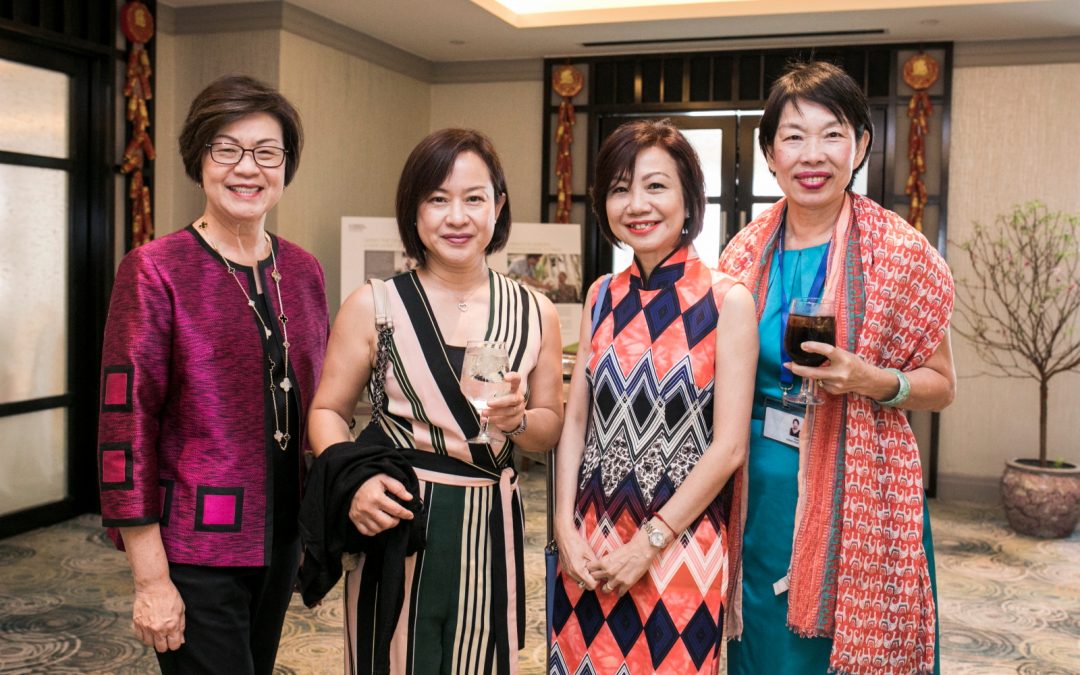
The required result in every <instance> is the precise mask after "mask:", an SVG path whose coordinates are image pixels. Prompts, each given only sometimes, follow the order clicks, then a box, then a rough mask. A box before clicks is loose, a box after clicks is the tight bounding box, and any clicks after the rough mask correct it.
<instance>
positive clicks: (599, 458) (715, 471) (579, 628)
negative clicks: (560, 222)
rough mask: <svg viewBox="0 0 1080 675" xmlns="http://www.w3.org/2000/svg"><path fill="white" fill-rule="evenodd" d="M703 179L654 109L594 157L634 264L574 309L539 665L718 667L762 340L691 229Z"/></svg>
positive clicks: (609, 209) (605, 221)
mask: <svg viewBox="0 0 1080 675" xmlns="http://www.w3.org/2000/svg"><path fill="white" fill-rule="evenodd" d="M703 182H704V181H703V179H702V173H701V168H700V166H699V163H698V158H697V155H696V153H695V152H694V150H693V148H692V147H691V146H690V144H689V143H688V142H687V140H686V138H685V137H683V135H682V134H681V133H680V132H679V131H678V130H677V129H675V127H673V126H672V125H671V124H670V123H668V122H666V121H661V122H648V121H641V122H634V123H630V124H627V125H624V126H622V127H620V128H619V129H617V130H616V131H615V132H614V133H613V134H612V135H611V137H609V138H608V139H607V140H606V141H605V142H604V144H603V146H602V147H601V149H600V153H599V155H598V157H597V168H596V181H595V187H594V192H593V207H594V209H595V211H596V214H597V218H598V220H599V222H600V228H601V232H602V233H603V234H604V236H605V237H607V238H608V240H610V241H613V242H615V241H621V242H623V243H625V244H627V245H629V246H630V247H631V248H632V249H633V251H634V262H633V264H632V265H631V266H630V267H629V268H628V269H626V270H623V271H622V272H619V273H617V274H615V275H613V276H612V277H610V283H609V284H607V285H606V286H605V285H604V282H600V283H597V284H594V285H593V288H592V289H591V290H590V292H589V299H588V302H587V303H586V309H585V314H584V315H583V319H582V332H581V343H580V344H581V345H582V346H583V348H582V349H581V350H580V351H579V353H578V361H577V365H576V368H575V370H574V375H573V380H572V382H571V385H570V401H569V404H568V406H567V414H566V425H565V427H564V429H563V433H562V438H561V440H560V441H559V448H558V459H557V476H556V485H557V489H556V493H555V496H556V509H555V518H556V525H555V528H556V530H555V535H556V539H557V542H558V545H559V556H560V572H559V578H558V581H557V583H556V588H555V598H554V605H553V612H552V632H553V636H552V638H553V639H552V647H551V655H550V663H551V672H552V673H555V672H558V673H579V672H588V673H596V674H597V675H602V674H609V675H616V674H617V675H631V674H632V675H637V674H638V673H681V674H685V673H710V674H715V673H716V672H717V670H718V667H719V647H720V642H721V639H722V636H723V635H724V632H725V628H726V626H725V622H724V612H725V608H726V607H727V606H728V604H729V603H728V602H727V601H726V595H727V591H728V588H729V587H730V584H729V577H730V576H731V575H730V574H729V571H730V570H731V569H732V568H733V567H737V565H735V564H734V563H732V564H729V557H728V556H729V545H728V533H729V531H730V530H731V529H733V528H732V523H729V517H728V516H729V514H730V513H732V509H731V502H732V499H733V498H734V499H736V500H738V495H737V494H734V493H733V492H732V491H731V490H726V489H724V488H725V484H727V482H728V478H729V477H731V475H732V473H733V472H734V471H735V470H736V469H737V468H738V467H739V466H740V465H741V464H742V462H743V459H744V457H745V454H746V444H747V429H748V428H749V425H750V407H751V398H752V393H753V389H754V364H755V362H756V360H757V342H758V339H757V329H756V321H755V318H754V305H753V299H752V298H751V296H750V293H749V292H748V291H747V290H746V288H744V287H743V286H742V285H740V284H738V283H737V282H736V281H735V280H734V279H733V278H732V277H729V276H727V275H724V274H720V273H719V272H717V271H715V270H713V269H711V268H709V267H708V266H707V265H706V264H704V263H703V262H702V261H701V260H700V258H698V255H697V252H696V251H695V250H694V247H693V245H692V244H691V243H690V242H691V241H692V240H693V238H694V237H695V236H696V235H697V234H698V232H700V231H701V227H702V217H703V214H704V211H705V194H704V185H703ZM732 483H733V484H735V481H733V482H732ZM736 503H738V502H737V501H736Z"/></svg>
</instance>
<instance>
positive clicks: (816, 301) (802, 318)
mask: <svg viewBox="0 0 1080 675" xmlns="http://www.w3.org/2000/svg"><path fill="white" fill-rule="evenodd" d="M804 342H824V343H825V344H829V345H835V344H836V312H835V311H834V310H833V303H832V301H831V300H822V299H821V298H795V299H793V300H792V301H791V311H790V313H788V323H787V331H785V332H784V350H785V351H787V353H788V356H789V357H790V358H791V360H792V361H793V362H795V363H797V364H799V365H800V366H809V367H811V368H816V367H818V366H820V365H821V364H823V363H825V361H826V359H825V356H824V355H822V354H814V353H812V352H806V351H803V348H802V343H804ZM824 402H825V399H823V398H821V397H820V396H818V395H817V381H816V380H814V379H813V378H809V377H804V378H803V380H802V386H801V387H799V392H798V393H797V394H791V393H790V392H784V403H798V404H801V405H817V404H819V403H824Z"/></svg>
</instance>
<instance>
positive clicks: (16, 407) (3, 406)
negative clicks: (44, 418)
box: [0, 394, 74, 417]
mask: <svg viewBox="0 0 1080 675" xmlns="http://www.w3.org/2000/svg"><path fill="white" fill-rule="evenodd" d="M73 400H74V397H73V396H72V395H71V394H60V395H59V396H46V397H44V398H32V399H29V400H26V401H14V402H12V403H0V417H8V416H10V415H23V414H26V413H32V412H38V411H40V410H51V409H53V408H65V407H67V406H69V405H71V403H72V401H73Z"/></svg>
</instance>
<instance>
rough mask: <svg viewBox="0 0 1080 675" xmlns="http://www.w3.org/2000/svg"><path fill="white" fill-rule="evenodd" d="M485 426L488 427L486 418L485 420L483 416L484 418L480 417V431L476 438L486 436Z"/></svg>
mask: <svg viewBox="0 0 1080 675" xmlns="http://www.w3.org/2000/svg"><path fill="white" fill-rule="evenodd" d="M487 427H488V420H487V418H486V417H484V418H482V419H481V420H480V433H478V434H477V435H476V437H477V438H487V437H488V431H487Z"/></svg>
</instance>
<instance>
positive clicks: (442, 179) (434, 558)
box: [310, 129, 562, 675]
mask: <svg viewBox="0 0 1080 675" xmlns="http://www.w3.org/2000/svg"><path fill="white" fill-rule="evenodd" d="M397 220H398V228H399V231H400V234H401V239H402V243H403V244H404V248H405V252H406V253H407V254H408V255H409V256H410V257H412V258H414V259H416V260H417V261H419V265H418V267H417V268H416V269H414V270H412V271H409V272H406V273H404V274H400V275H398V276H396V277H393V278H392V279H390V280H389V281H388V282H387V284H386V287H387V291H388V294H387V295H388V300H389V314H390V318H391V319H392V320H393V327H394V332H393V340H392V344H391V345H390V346H389V365H388V367H387V369H386V375H385V385H384V387H385V388H384V391H385V399H384V402H383V405H382V408H381V410H380V411H378V412H379V414H377V415H376V416H375V418H376V420H377V421H376V422H373V424H372V426H371V427H369V428H368V429H367V430H365V432H364V440H365V441H367V440H370V439H371V438H372V437H373V436H374V437H377V438H379V439H381V440H380V442H381V443H385V444H387V445H389V446H391V447H394V448H397V449H398V451H399V452H400V454H401V456H403V457H404V458H406V459H407V460H408V463H409V464H410V465H411V467H412V469H413V471H415V474H416V478H417V479H418V486H419V490H418V492H419V494H418V495H415V496H418V497H419V498H420V500H421V501H422V502H423V505H424V509H423V510H424V512H425V514H426V518H427V523H426V527H425V533H426V546H425V547H424V548H423V550H421V551H419V552H418V553H416V554H414V555H410V556H408V557H407V558H406V560H405V569H404V600H403V605H402V609H401V611H400V613H399V614H398V616H397V619H396V624H395V626H396V628H394V629H393V630H392V631H391V632H392V639H391V640H390V644H389V671H390V672H392V673H401V674H408V673H416V674H417V675H421V674H422V675H427V674H429V673H444V674H450V673H512V672H516V669H517V658H518V650H519V649H520V648H521V646H522V639H523V629H524V579H523V567H522V558H521V553H522V542H523V531H522V527H523V516H522V511H521V502H520V500H519V497H518V492H517V485H516V473H515V471H514V469H513V448H514V446H517V447H520V448H523V449H527V450H544V449H547V448H550V447H551V446H553V445H554V444H555V442H556V440H557V439H558V435H559V430H560V428H561V425H562V378H561V369H560V365H559V364H560V351H561V341H560V333H559V324H558V317H557V315H556V313H555V309H554V306H553V305H552V304H551V303H550V301H548V300H547V299H546V298H545V297H544V296H543V295H541V294H539V293H536V292H534V291H532V290H529V289H527V288H525V287H523V286H521V285H520V284H518V283H517V282H515V281H513V280H511V279H509V278H507V277H505V276H503V275H502V274H498V273H496V272H494V271H492V270H491V269H489V268H488V266H487V258H486V257H487V255H488V254H490V253H492V252H494V251H497V250H499V249H501V248H502V247H503V246H504V245H505V243H506V240H507V238H508V236H509V233H510V204H509V197H508V195H507V191H506V180H505V178H504V175H503V171H502V168H501V166H500V163H499V159H498V157H497V155H496V154H495V150H494V148H493V147H492V145H491V142H490V141H489V140H488V139H487V138H486V137H484V136H483V135H481V134H479V133H477V132H475V131H468V130H461V129H446V130H443V131H438V132H435V133H433V134H431V135H430V136H428V137H427V138H425V139H424V140H423V141H421V142H420V144H419V145H418V146H417V147H416V148H415V149H414V150H413V152H412V154H411V155H410V156H409V158H408V160H407V161H406V163H405V167H404V169H403V171H402V175H401V180H400V182H399V184H398V193H397ZM376 336H377V333H376V327H375V311H374V299H373V295H372V290H371V287H370V286H367V285H365V286H364V287H363V288H361V289H359V290H358V291H356V292H354V293H353V294H352V295H351V296H350V297H349V298H348V299H347V300H346V301H345V303H344V304H343V305H342V308H341V311H340V312H339V314H338V316H337V320H336V321H335V323H334V328H333V331H332V334H331V337H330V346H329V351H328V353H327V361H326V367H325V368H324V371H323V373H324V374H323V378H322V381H321V382H320V384H319V388H318V391H317V392H316V395H315V401H314V403H313V404H312V408H313V412H312V414H311V418H310V428H311V440H312V446H313V447H314V448H316V449H317V450H318V451H320V452H321V451H322V450H324V449H326V448H328V446H331V445H333V444H336V443H340V442H343V441H348V440H349V437H350V436H349V425H348V422H347V421H348V420H351V419H352V415H353V409H354V407H355V405H356V401H357V398H358V396H359V395H360V393H361V391H362V389H363V388H364V387H375V386H378V385H379V384H380V383H378V382H370V380H371V379H372V373H373V368H374V364H375V357H376V353H377V343H376ZM472 340H499V341H503V342H505V343H506V345H507V351H508V353H509V356H510V369H511V371H512V372H510V373H509V374H508V375H507V379H508V380H509V381H510V383H511V392H510V393H509V394H507V395H505V396H502V397H499V398H496V399H493V400H492V402H491V403H490V408H489V409H488V412H487V414H486V417H487V418H488V427H489V432H491V433H492V436H493V437H494V438H495V441H493V442H492V443H468V442H467V441H466V439H469V438H472V437H474V436H475V435H476V434H477V432H478V431H479V427H480V422H481V417H480V416H479V415H478V414H477V413H476V412H475V411H474V409H473V407H472V406H471V405H470V404H469V402H468V401H467V400H466V398H465V396H464V395H463V394H462V392H461V389H460V385H459V383H458V377H459V374H460V371H461V367H462V362H463V358H464V350H465V345H466V343H467V342H469V341H472ZM413 498H414V495H412V494H410V493H409V491H408V490H406V489H405V487H404V485H403V484H402V483H401V482H399V481H397V480H395V479H393V478H390V477H389V476H387V475H385V474H378V475H375V476H374V477H373V478H370V479H368V480H367V481H366V482H364V483H363V484H362V485H361V486H360V488H359V489H358V490H357V491H356V493H355V495H354V497H353V499H352V505H351V508H350V510H349V517H350V519H351V520H352V522H353V523H354V524H355V526H356V529H357V530H358V531H359V532H360V534H362V535H364V536H367V537H374V536H375V535H378V534H379V533H381V532H384V531H386V530H389V529H391V528H394V527H395V526H396V525H398V523H399V522H400V521H401V520H402V519H405V520H409V519H412V518H413V515H412V512H411V511H410V510H409V509H406V508H405V507H403V506H402V504H401V503H399V502H409V501H411V500H412V499H413ZM363 562H364V559H363V558H361V561H360V566H359V567H358V568H356V569H355V570H352V571H350V572H349V573H348V575H347V577H346V593H345V595H346V600H345V602H346V631H347V632H348V633H349V634H348V635H347V649H346V662H347V663H346V670H347V672H350V673H352V672H372V670H375V671H376V672H377V671H378V670H379V669H378V668H373V667H372V663H373V659H374V657H375V655H374V654H373V652H375V651H378V650H380V649H382V650H385V649H386V647H387V646H386V645H377V644H374V642H377V640H372V637H371V635H370V634H365V633H366V632H368V631H365V630H364V629H361V631H360V633H361V634H360V635H357V626H358V625H360V626H370V625H371V622H372V620H373V619H372V617H376V618H375V619H374V620H375V621H377V620H378V615H379V612H380V611H383V610H384V609H385V608H380V607H377V604H378V603H377V602H376V598H377V597H378V596H377V593H375V592H368V589H376V588H377V586H378V583H379V579H378V578H377V577H376V574H377V573H376V572H375V571H374V570H368V569H366V568H365V566H364V564H363ZM362 588H363V589H364V592H361V589H362Z"/></svg>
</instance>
